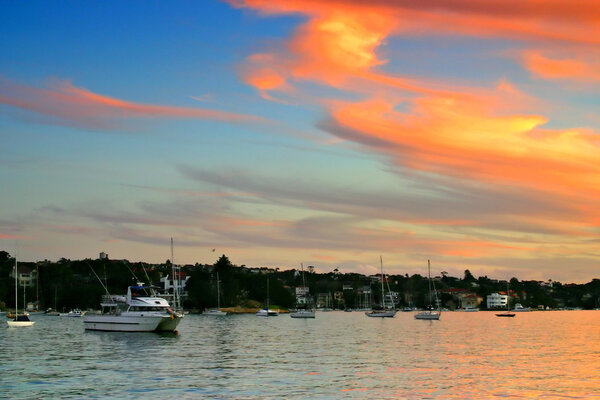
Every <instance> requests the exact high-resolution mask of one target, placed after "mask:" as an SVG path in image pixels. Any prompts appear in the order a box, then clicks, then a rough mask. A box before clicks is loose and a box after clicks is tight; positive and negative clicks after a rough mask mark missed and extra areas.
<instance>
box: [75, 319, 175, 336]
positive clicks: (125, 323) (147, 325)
mask: <svg viewBox="0 0 600 400" xmlns="http://www.w3.org/2000/svg"><path fill="white" fill-rule="evenodd" d="M180 321H181V317H179V316H174V315H173V316H171V315H166V316H165V315H145V316H141V315H140V316H129V315H88V316H85V317H84V319H83V325H84V328H85V329H86V330H89V331H106V332H172V331H174V330H175V329H176V328H177V325H178V324H179V322H180Z"/></svg>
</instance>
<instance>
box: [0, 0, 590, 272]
mask: <svg viewBox="0 0 600 400" xmlns="http://www.w3.org/2000/svg"><path fill="white" fill-rule="evenodd" d="M599 45H600V6H599V5H598V4H597V2H596V1H595V0H594V1H589V0H581V1H578V2H564V1H557V0H545V1H540V0H520V1H505V0H488V1H479V0H453V1H449V0H431V1H427V2H414V1H407V0H385V1H384V0H371V1H368V2H358V1H351V0H294V1H292V0H226V1H217V0H203V1H178V2H159V1H127V2H118V1H86V2H79V1H61V2H42V1H28V2H23V1H4V2H2V3H1V4H0V249H3V250H5V251H8V252H9V253H11V254H15V252H17V253H18V258H19V259H22V260H25V261H36V260H44V259H49V260H58V259H59V258H61V257H64V258H69V259H82V258H96V257H97V256H98V253H99V252H101V251H104V252H106V253H108V255H109V257H110V258H112V259H128V260H130V261H144V262H149V263H158V262H164V261H165V260H167V259H169V258H170V257H171V249H170V238H173V240H174V260H175V263H179V264H184V263H196V262H199V263H209V264H212V263H214V262H215V261H216V259H217V258H218V257H219V256H220V255H221V254H225V255H227V256H228V257H229V259H230V260H231V261H232V262H233V263H234V264H237V265H247V266H270V267H278V268H281V269H287V268H298V267H300V265H301V263H303V265H304V266H307V265H314V266H315V267H316V270H317V271H319V272H329V271H332V270H333V269H334V268H338V269H339V270H340V271H341V272H359V273H365V274H371V273H376V272H377V271H378V270H379V268H380V258H379V257H380V256H381V257H382V259H383V264H384V268H385V271H386V272H387V273H392V274H414V273H420V274H423V275H424V274H426V273H427V260H428V259H430V260H431V266H432V273H434V274H439V273H440V272H441V271H445V272H448V273H449V274H450V275H454V276H462V275H463V272H464V270H465V269H469V270H470V271H471V273H473V275H475V276H483V275H487V276H488V277H490V278H493V279H508V278H511V277H517V278H519V279H522V280H526V279H532V280H547V279H553V280H558V281H561V282H575V283H582V282H587V281H590V280H591V279H593V278H600V275H599V274H598V271H600V201H599V199H600V134H599V132H600V113H599V112H598V110H599V106H600V95H599V94H598V93H600V91H599V89H600V46H599Z"/></svg>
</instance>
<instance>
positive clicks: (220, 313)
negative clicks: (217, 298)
mask: <svg viewBox="0 0 600 400" xmlns="http://www.w3.org/2000/svg"><path fill="white" fill-rule="evenodd" d="M202 315H210V316H212V317H224V316H226V315H229V313H228V312H225V311H221V310H206V311H204V312H203V313H202Z"/></svg>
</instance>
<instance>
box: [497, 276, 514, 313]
mask: <svg viewBox="0 0 600 400" xmlns="http://www.w3.org/2000/svg"><path fill="white" fill-rule="evenodd" d="M509 299H510V295H509V291H508V282H506V311H505V312H503V313H500V314H496V317H509V318H510V317H514V316H515V314H514V313H511V312H510V302H509V301H508V300H509Z"/></svg>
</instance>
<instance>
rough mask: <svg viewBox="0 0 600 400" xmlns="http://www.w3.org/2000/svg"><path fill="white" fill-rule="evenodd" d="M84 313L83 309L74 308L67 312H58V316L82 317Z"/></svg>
mask: <svg viewBox="0 0 600 400" xmlns="http://www.w3.org/2000/svg"><path fill="white" fill-rule="evenodd" d="M84 315H85V311H81V310H80V309H79V308H74V309H72V310H71V311H69V312H68V313H59V314H58V316H59V317H77V318H78V317H83V316H84Z"/></svg>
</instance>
